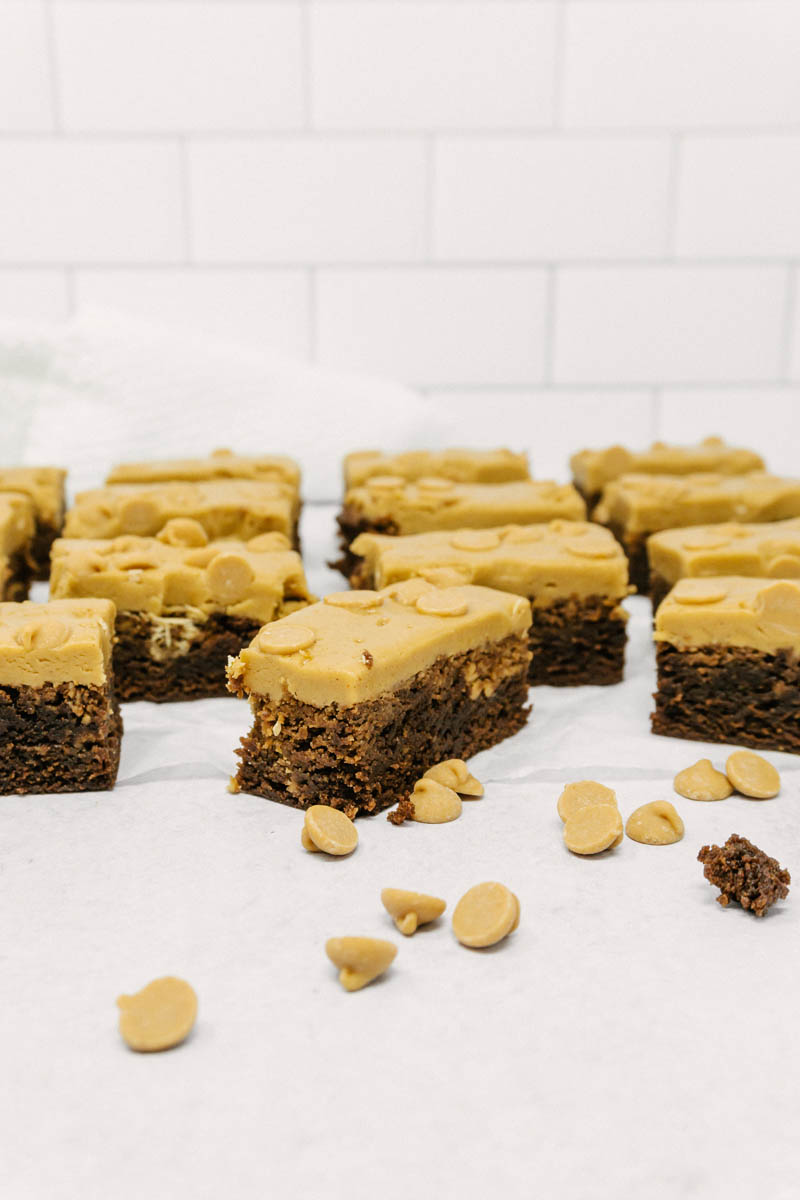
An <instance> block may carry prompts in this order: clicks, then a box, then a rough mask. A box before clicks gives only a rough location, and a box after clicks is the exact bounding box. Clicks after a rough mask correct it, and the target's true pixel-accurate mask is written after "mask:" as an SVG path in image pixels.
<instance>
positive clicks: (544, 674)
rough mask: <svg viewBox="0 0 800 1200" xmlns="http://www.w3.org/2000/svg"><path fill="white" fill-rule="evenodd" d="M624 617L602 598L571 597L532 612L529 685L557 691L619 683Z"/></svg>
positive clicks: (625, 638) (615, 607)
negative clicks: (581, 686)
mask: <svg viewBox="0 0 800 1200" xmlns="http://www.w3.org/2000/svg"><path fill="white" fill-rule="evenodd" d="M626 640H627V635H626V621H625V613H624V611H623V609H621V608H620V606H619V604H618V602H617V601H615V600H608V599H605V598H604V597H603V596H588V597H587V598H586V599H581V598H579V597H577V596H571V597H569V598H568V599H565V600H556V601H554V603H553V604H550V605H548V606H547V607H546V608H537V607H534V609H533V624H532V625H531V631H530V646H531V650H532V651H533V659H532V661H531V665H530V672H529V681H530V683H532V684H542V683H546V684H550V685H551V686H552V687H576V686H578V685H580V684H609V683H620V682H621V680H622V675H623V671H624V669H625V644H626Z"/></svg>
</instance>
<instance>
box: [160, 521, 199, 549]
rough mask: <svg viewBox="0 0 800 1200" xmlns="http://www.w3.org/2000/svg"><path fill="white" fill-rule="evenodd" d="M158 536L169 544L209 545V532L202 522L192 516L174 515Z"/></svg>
mask: <svg viewBox="0 0 800 1200" xmlns="http://www.w3.org/2000/svg"><path fill="white" fill-rule="evenodd" d="M156 537H157V538H158V540H159V541H160V542H164V544H165V545H167V546H207V545H208V534H207V533H206V531H205V529H203V526H202V525H201V524H200V522H199V521H195V520H193V518H192V517H173V518H172V520H171V521H167V523H166V525H165V526H164V528H163V529H162V530H161V531H160V532H159V533H158V534H156Z"/></svg>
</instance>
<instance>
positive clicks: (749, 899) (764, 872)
mask: <svg viewBox="0 0 800 1200" xmlns="http://www.w3.org/2000/svg"><path fill="white" fill-rule="evenodd" d="M697 859H698V862H701V863H702V864H703V874H704V875H705V877H706V879H707V880H708V882H709V883H710V884H713V885H714V886H715V887H718V888H719V890H720V893H721V894H720V895H719V896H717V902H718V903H719V904H721V905H722V907H723V908H725V907H726V906H727V905H728V904H729V903H730V902H731V900H736V901H738V903H739V904H741V906H742V908H749V909H750V911H751V912H752V913H754V914H755V915H756V916H757V917H763V916H764V913H765V912H766V911H767V909H768V908H769V907H770V905H772V904H774V903H775V901H776V900H785V899H786V897H787V896H788V894H789V884H790V883H791V881H792V880H791V876H790V874H789V872H788V871H787V870H786V869H785V868H784V867H782V866H781V865H780V863H779V862H778V861H777V859H774V858H770V857H769V855H768V854H765V853H764V851H763V850H759V848H758V846H754V845H753V843H752V842H749V841H748V840H747V838H743V837H740V836H739V834H738V833H732V834H731V836H730V837H729V838H728V840H727V842H726V843H725V845H724V846H703V848H702V850H701V851H700V853H699V854H698V856H697Z"/></svg>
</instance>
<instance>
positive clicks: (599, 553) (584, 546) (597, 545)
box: [565, 537, 617, 558]
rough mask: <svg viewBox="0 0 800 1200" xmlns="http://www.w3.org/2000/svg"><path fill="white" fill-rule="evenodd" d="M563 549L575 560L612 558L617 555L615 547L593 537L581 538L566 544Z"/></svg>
mask: <svg viewBox="0 0 800 1200" xmlns="http://www.w3.org/2000/svg"><path fill="white" fill-rule="evenodd" d="M565 549H566V550H567V551H568V552H569V553H570V554H574V555H575V557H576V558H614V557H615V556H616V554H617V548H616V546H612V545H609V543H608V542H607V541H605V540H603V539H601V538H594V537H582V538H579V539H577V540H575V541H569V542H566V543H565Z"/></svg>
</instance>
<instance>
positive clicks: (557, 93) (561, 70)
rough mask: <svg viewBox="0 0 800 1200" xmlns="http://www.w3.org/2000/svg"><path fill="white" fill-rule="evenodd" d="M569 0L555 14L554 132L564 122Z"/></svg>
mask: <svg viewBox="0 0 800 1200" xmlns="http://www.w3.org/2000/svg"><path fill="white" fill-rule="evenodd" d="M567 10H568V4H567V0H562V3H561V4H559V5H558V8H557V9H556V14H555V51H554V56H553V126H552V127H553V130H558V131H559V132H560V131H561V129H562V128H563V122H564V80H565V77H566V57H567Z"/></svg>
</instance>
